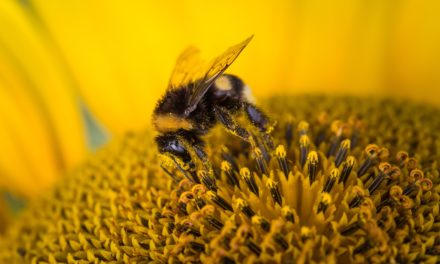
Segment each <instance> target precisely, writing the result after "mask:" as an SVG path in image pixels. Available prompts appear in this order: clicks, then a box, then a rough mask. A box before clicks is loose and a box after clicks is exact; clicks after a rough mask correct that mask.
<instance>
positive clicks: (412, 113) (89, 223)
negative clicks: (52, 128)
mask: <svg viewBox="0 0 440 264" xmlns="http://www.w3.org/2000/svg"><path fill="white" fill-rule="evenodd" d="M266 109H268V110H269V111H268V112H269V113H270V115H271V117H272V118H273V119H274V120H277V121H278V125H277V127H276V128H275V129H274V131H273V133H272V136H273V141H274V143H275V144H276V145H277V147H276V148H275V149H274V150H273V151H272V150H269V149H268V148H266V147H265V144H264V140H261V139H259V137H258V136H257V137H256V138H257V140H256V142H255V143H256V144H255V145H254V146H251V145H249V144H244V143H243V142H240V141H239V140H238V139H236V138H234V137H233V136H229V135H225V132H224V131H222V130H221V129H219V130H216V131H214V132H213V133H211V135H209V137H208V142H212V143H211V144H208V150H209V156H210V161H211V163H212V167H213V170H212V171H211V172H208V171H204V170H200V171H197V172H196V171H193V172H191V171H186V172H184V173H188V175H187V177H184V175H182V174H183V172H182V171H179V170H174V169H170V168H168V169H167V168H165V170H162V169H161V168H160V163H159V162H158V160H157V157H156V152H155V151H154V150H153V149H152V148H153V146H152V145H151V141H152V140H151V134H150V132H148V131H147V132H143V133H131V134H129V135H126V136H125V137H124V138H122V139H120V140H116V141H113V143H112V144H110V145H109V146H107V147H106V148H104V149H103V150H102V151H101V152H100V153H98V155H96V156H95V157H94V158H93V159H91V160H89V161H88V162H87V163H86V164H84V165H83V166H82V167H80V168H79V169H78V170H76V171H75V172H73V173H72V174H71V175H69V176H67V177H65V178H64V180H63V182H62V183H60V184H59V186H57V187H56V188H55V189H54V190H53V192H51V193H48V194H47V195H46V197H45V198H43V199H42V200H37V201H35V202H34V203H33V204H32V205H31V206H30V209H29V210H28V211H27V212H25V214H24V215H23V217H22V218H21V220H18V222H17V223H15V225H14V226H13V227H12V229H11V230H10V231H9V232H8V234H7V236H6V237H5V239H2V240H1V241H2V242H0V260H2V261H7V260H8V261H10V260H14V261H16V262H20V261H46V262H49V263H55V262H60V261H62V262H68V263H74V262H76V261H79V260H84V261H89V262H92V261H98V260H103V261H147V262H148V261H155V262H167V261H168V262H171V263H177V262H196V261H202V262H207V263H211V262H213V261H216V262H219V261H220V262H222V263H234V262H235V263H241V262H253V261H261V262H270V261H273V262H286V263H287V262H290V261H292V260H295V261H297V262H318V261H325V262H335V261H338V262H344V263H345V262H366V261H369V262H392V261H396V262H420V261H425V262H435V261H438V259H437V258H438V255H439V253H440V236H439V228H440V214H439V190H440V189H439V181H440V178H439V170H438V159H439V149H440V148H439V144H440V142H439V138H438V136H437V135H436V134H435V131H437V130H438V129H439V128H440V122H439V120H438V119H437V118H436V117H437V115H438V113H439V110H437V109H432V108H429V107H424V106H420V105H413V104H410V103H407V102H395V101H393V100H354V99H352V98H334V99H328V98H326V97H288V98H275V99H271V100H268V101H266ZM319 113H321V114H319ZM214 142H222V143H223V144H224V145H223V147H218V146H215V144H214ZM200 168H202V166H200Z"/></svg>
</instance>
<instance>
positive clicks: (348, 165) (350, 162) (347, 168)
mask: <svg viewBox="0 0 440 264" xmlns="http://www.w3.org/2000/svg"><path fill="white" fill-rule="evenodd" d="M355 163H356V159H355V157H353V156H348V158H347V160H346V161H345V164H344V167H343V168H342V172H341V177H340V178H339V182H342V183H343V184H344V185H345V183H346V182H347V179H348V176H350V173H351V170H352V169H353V167H354V164H355Z"/></svg>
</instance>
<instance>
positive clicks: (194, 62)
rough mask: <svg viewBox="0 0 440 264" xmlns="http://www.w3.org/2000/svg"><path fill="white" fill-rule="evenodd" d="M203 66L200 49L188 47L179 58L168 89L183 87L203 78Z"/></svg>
mask: <svg viewBox="0 0 440 264" xmlns="http://www.w3.org/2000/svg"><path fill="white" fill-rule="evenodd" d="M202 66H203V63H202V61H201V59H200V51H199V50H198V49H197V48H195V47H193V46H190V47H188V48H186V49H185V50H184V51H183V52H182V53H181V54H180V55H179V57H178V58H177V61H176V65H175V66H174V70H173V72H172V74H171V77H170V82H169V84H168V89H176V88H179V87H183V86H186V85H188V84H189V83H191V82H194V81H195V80H197V79H201V78H203V74H204V72H203V69H202ZM201 72H202V73H201Z"/></svg>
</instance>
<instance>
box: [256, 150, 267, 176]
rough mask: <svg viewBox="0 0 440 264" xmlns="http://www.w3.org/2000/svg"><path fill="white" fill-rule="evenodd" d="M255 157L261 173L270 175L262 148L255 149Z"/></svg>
mask: <svg viewBox="0 0 440 264" xmlns="http://www.w3.org/2000/svg"><path fill="white" fill-rule="evenodd" d="M254 155H255V160H256V161H257V165H258V166H257V168H258V170H259V171H260V173H261V174H266V175H268V172H267V163H266V160H265V159H264V157H263V154H262V152H261V150H260V148H254Z"/></svg>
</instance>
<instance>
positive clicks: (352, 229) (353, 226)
mask: <svg viewBox="0 0 440 264" xmlns="http://www.w3.org/2000/svg"><path fill="white" fill-rule="evenodd" d="M364 224H365V222H364V221H363V220H362V219H361V218H359V219H358V220H357V221H355V222H354V223H352V224H349V225H347V226H346V227H344V228H343V229H342V230H341V235H343V236H349V235H351V234H353V233H354V232H356V231H357V230H359V229H360V228H362V227H363V226H364Z"/></svg>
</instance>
